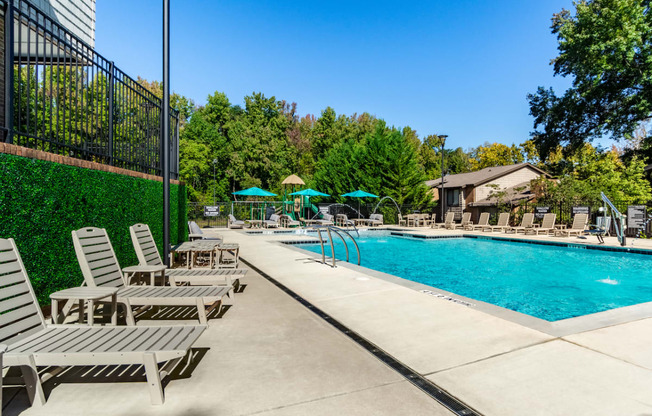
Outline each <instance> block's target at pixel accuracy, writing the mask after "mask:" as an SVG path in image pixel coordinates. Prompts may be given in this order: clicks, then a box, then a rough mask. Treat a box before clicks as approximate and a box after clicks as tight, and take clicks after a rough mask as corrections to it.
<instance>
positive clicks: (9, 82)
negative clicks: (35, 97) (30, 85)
mask: <svg viewBox="0 0 652 416" xmlns="http://www.w3.org/2000/svg"><path fill="white" fill-rule="evenodd" d="M6 4H7V8H6V10H5V22H4V23H5V28H4V29H5V33H4V35H5V127H6V128H7V133H6V136H5V142H7V143H13V142H14V4H13V1H8V2H6Z"/></svg>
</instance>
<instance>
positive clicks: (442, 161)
mask: <svg viewBox="0 0 652 416" xmlns="http://www.w3.org/2000/svg"><path fill="white" fill-rule="evenodd" d="M437 137H439V138H440V139H441V191H440V192H439V202H440V204H441V221H442V222H444V146H445V145H446V138H447V137H448V135H447V134H439V135H437Z"/></svg>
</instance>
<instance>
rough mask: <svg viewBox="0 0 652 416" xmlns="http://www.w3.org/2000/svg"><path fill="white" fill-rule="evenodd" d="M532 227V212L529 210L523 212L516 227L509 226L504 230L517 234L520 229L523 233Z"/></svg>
mask: <svg viewBox="0 0 652 416" xmlns="http://www.w3.org/2000/svg"><path fill="white" fill-rule="evenodd" d="M533 227H534V214H533V213H531V212H526V213H525V214H523V219H522V220H521V225H519V226H518V227H509V228H507V229H506V230H505V232H506V233H514V234H518V233H520V232H521V231H522V232H523V234H525V232H526V231H527V229H529V228H533Z"/></svg>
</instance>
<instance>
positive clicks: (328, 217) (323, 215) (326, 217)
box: [321, 214, 333, 221]
mask: <svg viewBox="0 0 652 416" xmlns="http://www.w3.org/2000/svg"><path fill="white" fill-rule="evenodd" d="M321 219H322V220H326V221H333V216H332V215H331V214H322V216H321Z"/></svg>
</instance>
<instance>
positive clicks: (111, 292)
mask: <svg viewBox="0 0 652 416" xmlns="http://www.w3.org/2000/svg"><path fill="white" fill-rule="evenodd" d="M117 293H118V288H117V287H86V286H83V287H72V288H70V289H64V290H60V291H58V292H54V293H53V294H51V295H50V299H51V300H52V322H53V323H55V324H58V323H63V319H64V318H65V317H64V316H61V317H60V316H59V301H60V300H66V299H68V300H70V301H74V300H77V301H78V302H79V323H80V324H81V323H84V302H88V309H87V311H86V315H87V320H88V325H90V326H93V323H94V321H93V307H94V306H95V305H94V302H95V301H98V300H102V299H105V298H109V297H110V298H111V325H117V324H118V302H117V300H118V297H117Z"/></svg>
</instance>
